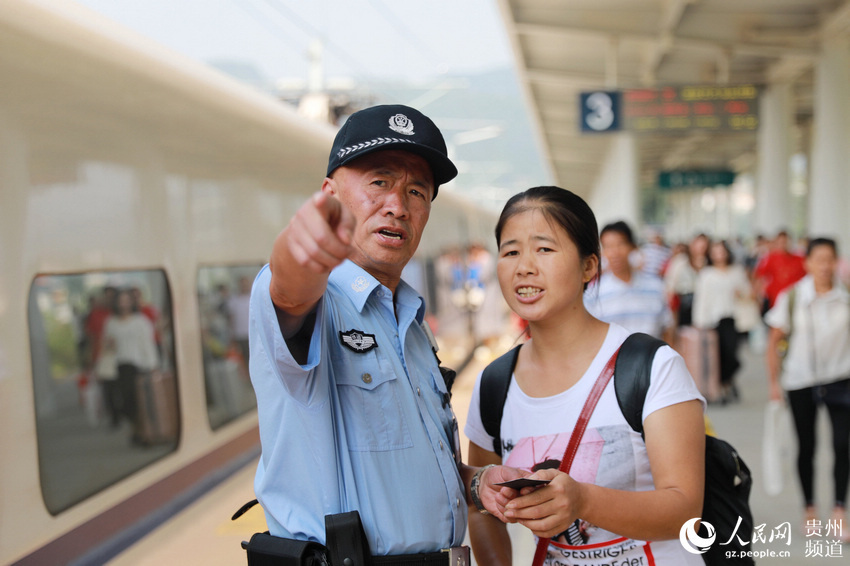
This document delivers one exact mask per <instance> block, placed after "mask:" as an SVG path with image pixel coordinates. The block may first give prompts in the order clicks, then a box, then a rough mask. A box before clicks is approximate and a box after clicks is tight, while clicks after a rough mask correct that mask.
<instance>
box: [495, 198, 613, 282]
mask: <svg viewBox="0 0 850 566" xmlns="http://www.w3.org/2000/svg"><path fill="white" fill-rule="evenodd" d="M531 209H539V210H540V211H541V212H542V213H543V215H544V216H545V217H546V219H547V220H549V221H554V222H556V223H557V224H558V225H559V226H561V228H563V229H564V230H565V231H566V232H567V235H568V236H569V237H570V239H571V240H572V241H573V243H574V244H575V245H576V248H578V252H579V255H580V256H581V258H582V259H586V258H588V257H590V256H596V259H597V260H599V259H600V258H601V252H600V248H599V231H598V228H597V224H596V216H594V214H593V211H592V210H590V207H589V206H588V205H587V203H586V202H584V199H582V198H581V197H580V196H578V195H577V194H575V193H573V192H571V191H568V190H567V189H562V188H560V187H551V186H550V187H532V188H530V189H528V190H525V191H523V192H521V193H519V194H516V195H514V196H512V197H511V198H510V200H508V202H507V203H506V204H505V207H504V208H503V209H502V214H501V215H499V221H498V222H497V223H496V246H499V245H501V243H502V229H503V228H504V227H505V223H506V222H507V221H508V220H509V219H510V218H511V217H512V216H515V215H517V214H519V213H521V212H526V211H528V210H531ZM596 277H599V272H598V271H597V273H596ZM585 287H587V283H585Z"/></svg>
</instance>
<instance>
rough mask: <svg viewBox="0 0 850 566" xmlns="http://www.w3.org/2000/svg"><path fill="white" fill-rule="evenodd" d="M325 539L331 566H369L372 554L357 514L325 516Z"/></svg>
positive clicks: (351, 512)
mask: <svg viewBox="0 0 850 566" xmlns="http://www.w3.org/2000/svg"><path fill="white" fill-rule="evenodd" d="M325 538H326V539H327V540H326V544H327V546H328V555H329V557H330V559H331V565H332V566H371V558H372V553H371V552H369V541H367V540H366V532H365V531H364V530H363V523H361V521H360V513H359V512H357V511H349V512H348V513H338V514H336V515H325Z"/></svg>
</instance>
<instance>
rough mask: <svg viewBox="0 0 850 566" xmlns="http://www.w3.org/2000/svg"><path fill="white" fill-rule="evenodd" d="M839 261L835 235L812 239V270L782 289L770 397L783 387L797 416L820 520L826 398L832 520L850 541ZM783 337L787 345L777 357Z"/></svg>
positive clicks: (809, 495)
mask: <svg viewBox="0 0 850 566" xmlns="http://www.w3.org/2000/svg"><path fill="white" fill-rule="evenodd" d="M837 265H838V253H837V249H836V245H835V241H834V240H831V239H827V238H816V239H813V240H811V242H810V243H809V246H808V249H807V251H806V262H805V267H806V272H807V273H808V274H807V275H806V276H805V277H803V279H801V280H800V281H799V282H797V283H796V284H795V285H794V286H793V287H791V288H790V289H788V290H786V291H784V292H782V293H781V294H780V295H779V296H778V297H777V299H776V304H775V305H774V306H773V308H772V309H770V310H769V311H768V312H767V314H766V315H765V322H766V323H767V325H768V326H769V327H770V334H769V338H768V348H767V352H766V354H767V368H768V377H769V378H770V398H771V399H773V400H781V399H782V397H783V395H782V391H783V390H784V391H785V394H786V395H787V399H788V405H789V406H790V408H791V414H792V415H793V417H794V427H795V429H796V432H797V441H798V442H797V444H798V453H797V472H798V475H799V478H800V485H801V487H802V489H803V500H804V506H805V511H804V514H805V517H804V521H805V523H806V524H808V522H809V521H813V520H820V518H819V517H818V514H817V509H816V508H815V497H814V457H815V441H816V436H815V430H816V421H817V412H818V406H820V405H821V404H824V405H826V409H827V412H828V413H829V417H830V422H831V423H832V445H833V451H834V454H835V458H834V470H833V478H834V482H835V486H834V489H835V491H834V495H835V500H834V505H833V514H832V519H833V520H835V521H838V520H843V521H844V529H843V537H844V538H845V542H850V529H848V528H847V513H846V511H845V509H846V504H847V486H848V478H850V294H848V292H847V289H846V288H845V287H844V286H843V285H842V284H841V283H839V282H838V280H837V278H836V267H837ZM783 339H785V341H787V350H786V355H785V359H784V360H780V357H779V353H778V352H779V348H778V346H779V344H780V342H781V341H783ZM804 526H805V525H804Z"/></svg>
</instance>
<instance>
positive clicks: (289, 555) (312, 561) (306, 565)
mask: <svg viewBox="0 0 850 566" xmlns="http://www.w3.org/2000/svg"><path fill="white" fill-rule="evenodd" d="M242 545H243V546H244V547H245V550H246V551H247V552H248V566H327V564H328V563H327V560H326V558H325V552H326V550H327V549H326V548H325V547H324V546H322V545H321V544H319V543H316V542H310V541H306V540H294V539H289V538H282V537H276V536H272V535H270V534H269V533H255V534H254V535H253V536H252V537H251V541H250V542H248V543H247V544H246V543H244V542H243V543H242Z"/></svg>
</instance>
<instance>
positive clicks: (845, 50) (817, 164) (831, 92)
mask: <svg viewBox="0 0 850 566" xmlns="http://www.w3.org/2000/svg"><path fill="white" fill-rule="evenodd" d="M814 98H815V100H814V128H813V129H814V136H813V139H812V159H811V182H810V185H809V218H808V225H809V233H810V235H812V236H827V237H835V238H837V239H838V245H839V252H841V253H842V255H845V256H846V255H847V252H848V251H850V222H848V221H847V219H848V215H850V196H848V194H850V103H848V101H850V38H847V37H841V38H832V39H827V40H825V41H824V44H823V47H822V51H821V55H820V58H819V60H818V63H817V67H816V68H815V95H814Z"/></svg>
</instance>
